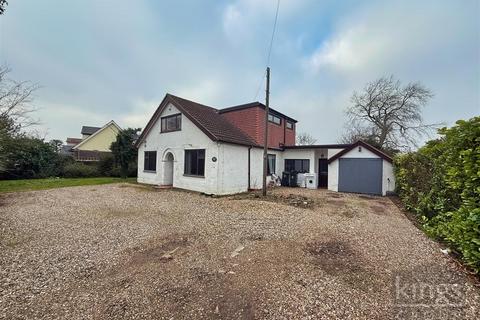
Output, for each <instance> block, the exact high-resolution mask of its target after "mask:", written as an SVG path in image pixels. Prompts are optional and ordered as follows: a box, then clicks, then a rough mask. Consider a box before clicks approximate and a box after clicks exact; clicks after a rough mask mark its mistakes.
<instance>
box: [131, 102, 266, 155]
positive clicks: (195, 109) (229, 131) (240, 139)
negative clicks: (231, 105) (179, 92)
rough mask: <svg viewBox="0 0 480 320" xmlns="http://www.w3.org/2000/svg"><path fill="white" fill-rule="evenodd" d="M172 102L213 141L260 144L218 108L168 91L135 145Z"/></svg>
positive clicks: (250, 144)
mask: <svg viewBox="0 0 480 320" xmlns="http://www.w3.org/2000/svg"><path fill="white" fill-rule="evenodd" d="M168 103H172V104H173V105H174V106H175V107H177V108H178V109H179V110H180V111H181V112H182V113H183V114H184V115H185V116H186V117H187V118H188V119H190V121H192V122H193V123H194V124H195V125H196V126H197V127H198V128H199V129H200V130H202V131H203V132H204V133H205V134H206V135H207V136H208V137H209V138H210V139H212V140H213V141H221V142H228V143H233V144H240V145H245V146H258V145H257V143H256V142H255V141H253V140H252V139H251V138H250V137H249V136H248V135H247V134H245V133H244V132H243V131H242V130H240V129H239V128H237V127H236V126H234V125H233V124H232V123H230V122H229V121H228V120H227V119H226V118H224V117H223V116H222V115H220V114H219V112H218V110H217V109H215V108H212V107H209V106H206V105H203V104H200V103H196V102H194V101H190V100H187V99H183V98H180V97H177V96H174V95H171V94H169V93H167V95H166V96H165V98H164V99H163V101H162V103H160V106H159V107H158V108H157V110H156V111H155V113H154V114H153V116H152V118H151V119H150V121H149V122H148V124H147V126H146V127H145V130H143V132H142V134H141V135H140V137H139V138H138V140H137V142H136V144H135V145H137V146H138V145H139V144H140V143H141V142H142V141H143V139H144V137H145V136H146V135H147V134H148V132H149V131H150V130H151V128H152V127H153V125H154V124H155V123H156V121H157V120H158V118H159V117H160V115H161V113H162V111H163V109H164V108H165V107H166V106H167V105H168Z"/></svg>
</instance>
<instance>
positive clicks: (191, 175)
mask: <svg viewBox="0 0 480 320" xmlns="http://www.w3.org/2000/svg"><path fill="white" fill-rule="evenodd" d="M183 176H184V177H190V178H205V176H197V175H194V174H185V173H184V174H183Z"/></svg>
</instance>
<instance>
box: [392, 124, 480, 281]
mask: <svg viewBox="0 0 480 320" xmlns="http://www.w3.org/2000/svg"><path fill="white" fill-rule="evenodd" d="M439 134H440V135H441V138H439V139H437V140H433V141H430V142H428V143H427V144H426V145H425V146H424V147H422V148H420V149H419V150H418V151H417V152H412V153H408V154H403V155H400V156H397V157H396V159H395V174H396V182H397V192H398V194H399V195H400V197H401V199H402V201H403V203H404V204H405V206H406V208H407V209H409V210H411V211H413V212H415V213H416V214H417V215H418V217H419V218H420V220H421V221H422V223H423V226H424V228H425V230H426V231H427V233H429V234H430V235H432V236H434V237H436V238H439V239H442V240H443V241H446V242H448V243H449V244H450V246H451V247H452V248H453V249H455V250H456V251H457V252H458V253H460V254H461V255H462V256H463V259H464V261H465V262H466V264H467V265H469V266H471V267H472V268H473V269H474V270H475V271H476V272H477V273H478V272H480V117H475V118H472V119H470V120H468V121H463V120H461V121H457V122H456V125H455V126H453V127H452V128H443V129H441V130H439Z"/></svg>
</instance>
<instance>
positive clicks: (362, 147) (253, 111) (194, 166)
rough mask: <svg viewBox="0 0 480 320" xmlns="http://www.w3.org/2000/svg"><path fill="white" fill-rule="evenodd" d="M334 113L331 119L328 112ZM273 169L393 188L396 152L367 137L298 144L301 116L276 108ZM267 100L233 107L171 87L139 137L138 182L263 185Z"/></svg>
mask: <svg viewBox="0 0 480 320" xmlns="http://www.w3.org/2000/svg"><path fill="white" fill-rule="evenodd" d="M322 121H328V119H322ZM267 123H268V128H269V137H268V141H267V146H268V158H267V159H268V161H267V171H268V175H269V178H268V180H270V179H271V178H272V177H274V175H276V176H282V175H283V173H284V172H288V173H291V174H294V175H295V176H296V177H298V176H299V175H302V177H303V178H304V186H306V187H308V188H326V189H328V190H331V191H344V192H356V193H368V194H378V195H385V194H386V193H387V192H388V191H393V190H394V188H395V178H394V176H393V166H392V158H390V157H389V156H388V155H386V154H385V153H383V152H382V151H380V150H378V149H376V148H374V147H372V146H371V145H369V144H367V143H364V142H361V141H359V142H357V143H354V144H328V145H327V144H325V145H310V146H296V145H295V130H296V126H297V121H296V120H295V119H292V118H290V117H289V116H287V115H285V114H283V113H281V112H279V111H277V110H275V109H270V112H269V114H268V122H267ZM264 128H265V105H263V104H262V103H260V102H253V103H248V104H243V105H239V106H234V107H229V108H226V109H216V108H212V107H209V106H206V105H202V104H199V103H196V102H194V101H190V100H186V99H183V98H180V97H177V96H174V95H171V94H167V95H166V96H165V98H164V99H163V101H162V102H161V103H160V106H159V107H158V108H157V110H156V111H155V113H154V114H153V116H152V118H151V119H150V121H149V122H148V124H147V126H146V127H145V130H143V132H142V134H141V135H140V137H139V138H138V139H137V142H136V146H137V147H138V182H141V183H147V184H156V185H167V186H168V185H169V186H173V187H177V188H183V189H188V190H194V191H199V192H203V193H206V194H232V193H237V192H244V191H247V190H251V189H259V188H261V187H262V172H263V169H262V168H263V145H264V144H265V141H264V136H263V131H264Z"/></svg>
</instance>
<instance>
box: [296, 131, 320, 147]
mask: <svg viewBox="0 0 480 320" xmlns="http://www.w3.org/2000/svg"><path fill="white" fill-rule="evenodd" d="M315 142H317V139H315V138H314V137H312V136H311V135H310V134H308V133H306V132H302V133H299V134H297V137H296V144H297V145H299V146H307V145H312V144H315Z"/></svg>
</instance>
